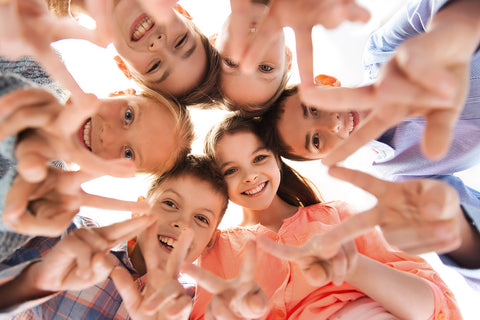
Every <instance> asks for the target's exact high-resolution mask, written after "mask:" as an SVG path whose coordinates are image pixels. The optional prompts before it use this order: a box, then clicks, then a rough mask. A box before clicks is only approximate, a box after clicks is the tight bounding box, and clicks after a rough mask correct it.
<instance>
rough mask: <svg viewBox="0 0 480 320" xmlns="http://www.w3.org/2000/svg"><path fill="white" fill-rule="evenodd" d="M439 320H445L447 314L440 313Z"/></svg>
mask: <svg viewBox="0 0 480 320" xmlns="http://www.w3.org/2000/svg"><path fill="white" fill-rule="evenodd" d="M437 320H445V313H443V312H442V311H440V312H439V313H438V316H437Z"/></svg>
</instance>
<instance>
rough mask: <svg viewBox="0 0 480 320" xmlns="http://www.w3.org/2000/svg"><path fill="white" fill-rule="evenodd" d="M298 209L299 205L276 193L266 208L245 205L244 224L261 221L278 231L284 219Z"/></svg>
mask: <svg viewBox="0 0 480 320" xmlns="http://www.w3.org/2000/svg"><path fill="white" fill-rule="evenodd" d="M297 210H298V207H296V206H292V205H290V204H288V203H286V202H285V201H283V200H282V199H280V197H279V196H278V195H276V196H275V198H274V199H273V201H272V203H271V204H270V206H269V207H268V208H266V209H264V210H252V209H249V208H245V207H244V208H243V221H242V226H249V225H254V224H258V223H259V224H261V225H262V226H265V227H267V228H268V229H270V230H272V231H274V232H278V230H280V228H281V226H282V224H283V220H285V219H287V218H290V217H291V216H293V215H294V214H295V212H297Z"/></svg>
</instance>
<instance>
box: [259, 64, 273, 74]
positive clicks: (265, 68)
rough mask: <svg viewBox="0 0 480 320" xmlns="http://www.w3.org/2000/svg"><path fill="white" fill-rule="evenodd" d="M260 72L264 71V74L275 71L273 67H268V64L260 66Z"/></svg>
mask: <svg viewBox="0 0 480 320" xmlns="http://www.w3.org/2000/svg"><path fill="white" fill-rule="evenodd" d="M258 70H260V71H262V72H270V71H272V70H273V68H272V67H270V66H267V65H266V64H261V65H259V66H258Z"/></svg>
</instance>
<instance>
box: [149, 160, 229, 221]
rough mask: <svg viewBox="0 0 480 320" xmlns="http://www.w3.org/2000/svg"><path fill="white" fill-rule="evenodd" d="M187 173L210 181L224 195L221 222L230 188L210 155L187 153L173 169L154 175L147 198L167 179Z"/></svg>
mask: <svg viewBox="0 0 480 320" xmlns="http://www.w3.org/2000/svg"><path fill="white" fill-rule="evenodd" d="M187 175H188V176H193V177H196V178H198V179H200V180H202V181H205V182H207V183H209V184H210V186H211V187H212V188H213V190H215V191H216V192H217V193H218V194H219V195H221V196H222V197H223V204H224V205H223V207H222V211H221V212H220V216H219V218H218V223H220V221H221V220H222V218H223V216H224V214H225V211H226V210H227V206H228V188H227V184H226V182H225V180H224V179H223V176H222V174H221V172H220V170H219V169H218V167H217V165H216V163H215V161H213V160H212V159H211V158H209V157H206V156H198V155H193V154H189V155H186V156H185V157H183V158H182V159H180V160H179V161H178V162H177V163H176V165H175V166H174V167H173V168H172V169H170V170H169V171H167V172H164V173H162V174H160V175H157V176H156V177H154V180H153V181H152V183H151V185H150V188H149V190H148V192H147V198H151V197H152V196H153V195H154V194H155V192H156V191H157V190H158V187H159V186H160V185H162V184H163V183H164V182H165V181H168V180H170V179H176V178H179V177H182V176H187Z"/></svg>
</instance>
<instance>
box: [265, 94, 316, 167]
mask: <svg viewBox="0 0 480 320" xmlns="http://www.w3.org/2000/svg"><path fill="white" fill-rule="evenodd" d="M297 92H298V85H293V86H290V87H288V88H286V89H285V90H284V91H283V92H282V94H281V95H280V97H279V98H278V100H277V101H276V102H275V103H274V104H273V105H272V106H271V107H270V108H269V109H268V110H267V111H266V112H265V113H264V114H263V115H262V116H261V117H260V118H261V119H260V128H261V132H260V134H261V136H262V137H263V139H264V141H265V144H266V145H269V146H271V147H272V148H274V149H275V150H277V152H278V154H279V155H280V156H282V157H285V158H287V159H290V160H296V161H307V160H310V159H306V158H303V157H300V156H298V155H296V154H294V153H293V150H292V147H290V146H288V145H287V144H286V143H285V142H284V141H283V140H282V138H281V137H280V132H279V131H278V121H279V120H280V118H281V116H282V115H283V113H284V112H285V108H284V102H285V99H286V98H288V97H290V96H292V95H294V94H296V93H297Z"/></svg>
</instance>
